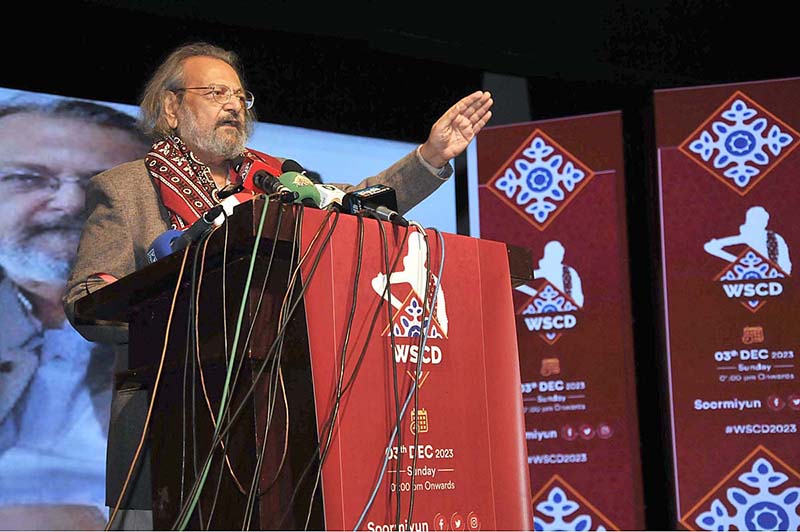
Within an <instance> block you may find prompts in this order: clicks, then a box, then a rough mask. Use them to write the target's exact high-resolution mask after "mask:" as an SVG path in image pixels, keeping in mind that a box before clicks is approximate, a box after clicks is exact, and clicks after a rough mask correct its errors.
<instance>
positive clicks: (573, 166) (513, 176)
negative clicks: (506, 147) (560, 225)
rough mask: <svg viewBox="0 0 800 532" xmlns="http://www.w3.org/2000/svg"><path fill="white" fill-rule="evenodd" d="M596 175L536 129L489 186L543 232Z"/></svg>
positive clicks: (501, 168) (491, 180)
mask: <svg viewBox="0 0 800 532" xmlns="http://www.w3.org/2000/svg"><path fill="white" fill-rule="evenodd" d="M593 176H594V173H593V172H592V171H591V170H590V169H589V168H587V167H586V165H584V164H583V163H582V162H581V161H579V160H578V159H577V158H576V157H574V156H573V155H572V154H570V153H569V152H568V151H566V150H565V149H564V148H562V147H561V146H559V145H558V143H556V142H555V141H554V140H553V139H551V138H550V137H548V136H547V135H546V134H545V133H544V132H543V131H541V130H539V129H536V130H535V131H534V132H533V133H531V135H530V136H529V137H528V138H527V139H526V140H525V142H524V143H522V145H521V146H520V148H519V149H518V150H517V152H516V153H514V154H513V155H512V156H511V158H510V159H509V160H508V161H507V162H506V164H504V165H503V166H501V167H500V169H499V170H498V172H497V173H496V174H495V175H494V176H493V177H492V179H490V180H489V182H488V183H487V187H488V189H489V190H490V191H491V192H492V193H493V194H495V195H497V196H498V197H499V198H500V199H501V200H503V202H505V203H506V204H507V205H508V206H509V207H511V208H512V209H513V210H514V211H515V212H516V213H517V214H519V215H520V216H522V217H523V218H525V219H526V220H527V221H528V222H529V223H531V224H532V225H533V226H534V227H536V228H537V229H539V230H540V231H541V230H544V229H545V228H546V227H547V226H548V225H549V224H550V223H551V222H552V221H553V220H554V219H555V218H556V217H557V216H558V215H559V214H560V213H561V212H562V211H563V210H564V208H565V207H566V206H567V204H568V203H569V202H570V201H571V200H572V198H574V197H575V195H576V194H578V192H580V190H581V189H582V188H583V187H584V186H585V185H586V184H587V183H588V182H589V180H590V179H591V178H592V177H593Z"/></svg>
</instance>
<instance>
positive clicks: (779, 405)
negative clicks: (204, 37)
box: [767, 395, 786, 412]
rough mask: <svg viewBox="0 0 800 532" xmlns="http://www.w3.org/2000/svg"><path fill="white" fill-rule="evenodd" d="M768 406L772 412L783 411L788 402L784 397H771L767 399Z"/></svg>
mask: <svg viewBox="0 0 800 532" xmlns="http://www.w3.org/2000/svg"><path fill="white" fill-rule="evenodd" d="M767 406H769V408H770V410H775V411H776V412H777V411H778V410H783V407H784V406H786V401H784V400H783V397H781V396H780V395H770V396H769V398H767Z"/></svg>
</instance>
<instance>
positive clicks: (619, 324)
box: [468, 112, 644, 530]
mask: <svg viewBox="0 0 800 532" xmlns="http://www.w3.org/2000/svg"><path fill="white" fill-rule="evenodd" d="M474 144H475V149H474V150H472V151H470V152H469V153H468V170H469V175H470V181H471V182H470V184H471V186H472V188H473V191H476V192H477V194H476V196H477V205H478V207H479V211H480V214H479V216H478V215H477V213H476V212H475V211H474V210H473V212H471V214H470V219H471V220H475V219H478V220H479V222H480V236H481V238H488V239H492V240H500V241H504V242H508V243H510V244H514V245H517V246H522V247H525V248H528V249H530V250H531V252H532V254H533V258H534V268H535V269H534V272H533V277H534V280H533V281H532V282H530V283H529V284H527V285H523V286H520V287H517V288H516V289H515V290H514V308H515V314H516V323H517V338H518V344H519V353H520V368H521V372H522V377H521V381H522V396H523V400H524V405H525V406H524V411H525V424H526V439H527V442H528V464H529V470H530V478H531V491H532V493H533V499H532V510H533V514H534V523H535V525H536V527H537V529H539V530H589V529H591V530H597V529H603V528H605V529H613V530H618V529H624V530H632V529H642V528H643V526H644V511H643V507H642V498H643V496H642V487H641V466H640V457H639V430H638V421H637V417H636V383H635V373H634V366H633V339H632V328H631V311H630V286H629V285H630V283H629V272H628V270H627V268H628V261H627V256H628V250H627V240H626V225H625V192H624V184H625V181H624V173H623V151H622V126H621V116H620V113H619V112H612V113H603V114H597V115H589V116H581V117H572V118H565V119H558V120H545V121H538V122H529V123H523V124H515V125H509V126H498V127H487V128H484V129H483V130H482V131H481V133H480V134H479V136H478V138H477V139H476V142H475V143H474ZM470 203H471V205H475V202H474V200H473V201H471V202H470ZM474 232H475V231H473V233H474Z"/></svg>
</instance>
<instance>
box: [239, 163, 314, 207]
mask: <svg viewBox="0 0 800 532" xmlns="http://www.w3.org/2000/svg"><path fill="white" fill-rule="evenodd" d="M231 165H232V168H233V170H235V171H236V173H237V174H238V176H239V178H240V179H241V182H242V185H241V186H242V188H243V189H244V190H249V191H250V192H253V193H256V194H260V193H262V192H263V193H265V194H268V195H271V194H278V197H279V199H280V201H281V202H283V203H291V202H292V201H294V200H296V199H297V195H296V194H295V193H294V192H292V191H291V190H290V189H288V188H287V187H285V186H284V185H283V184H282V183H281V182H280V181H279V180H278V178H277V177H275V174H280V173H281V172H282V170H281V169H278V168H276V167H275V166H273V165H271V164H268V163H267V162H265V161H261V160H258V159H253V158H251V157H243V156H239V157H237V158H236V159H234V160H232V161H231ZM298 166H299V165H298Z"/></svg>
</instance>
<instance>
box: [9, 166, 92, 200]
mask: <svg viewBox="0 0 800 532" xmlns="http://www.w3.org/2000/svg"><path fill="white" fill-rule="evenodd" d="M65 183H78V184H79V185H80V186H81V188H84V189H85V188H86V186H87V185H88V184H89V177H88V176H87V177H78V176H75V177H69V178H59V177H56V176H53V175H46V174H40V173H38V172H35V171H32V170H20V171H11V172H9V173H7V174H0V185H3V186H6V187H9V188H10V191H11V192H14V193H17V194H28V193H31V192H48V193H52V192H55V191H57V190H59V189H60V188H61V187H62V186H64V184H65Z"/></svg>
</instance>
